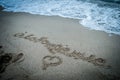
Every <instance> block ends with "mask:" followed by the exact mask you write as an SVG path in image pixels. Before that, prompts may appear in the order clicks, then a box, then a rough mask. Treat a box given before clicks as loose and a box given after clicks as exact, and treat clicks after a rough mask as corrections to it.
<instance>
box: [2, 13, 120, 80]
mask: <svg viewBox="0 0 120 80" xmlns="http://www.w3.org/2000/svg"><path fill="white" fill-rule="evenodd" d="M0 32H1V34H0V46H3V48H1V49H0V50H2V51H4V53H2V54H7V53H11V54H12V55H13V57H14V58H13V59H14V60H13V61H12V62H11V63H10V64H9V65H8V66H7V67H6V69H5V71H4V72H2V73H0V80H112V79H113V80H119V79H120V78H119V75H120V71H119V69H120V63H119V60H120V59H119V58H120V36H119V35H114V34H111V36H110V34H108V33H105V32H102V31H95V30H90V29H88V28H86V27H84V26H82V25H80V24H79V20H74V19H67V18H62V17H58V16H40V15H32V14H28V13H13V12H0ZM20 53H22V54H24V55H23V56H22V59H20V60H19V58H21V56H20V57H17V58H18V59H17V58H16V57H15V56H14V55H19V54H20Z"/></svg>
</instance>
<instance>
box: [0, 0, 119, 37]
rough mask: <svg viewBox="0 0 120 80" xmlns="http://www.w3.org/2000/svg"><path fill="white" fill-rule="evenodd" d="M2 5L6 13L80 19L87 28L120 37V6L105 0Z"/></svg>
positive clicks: (4, 0) (2, 0)
mask: <svg viewBox="0 0 120 80" xmlns="http://www.w3.org/2000/svg"><path fill="white" fill-rule="evenodd" d="M115 1H116V2H117V0H114V2H115ZM118 1H119V0H118ZM0 5H2V6H3V7H4V8H5V9H4V11H12V12H28V13H31V14H40V15H47V16H56V15H57V16H61V17H67V18H73V19H80V23H81V24H82V25H84V26H85V27H88V28H90V29H94V30H101V31H105V32H107V33H114V34H118V35H120V6H119V5H117V4H112V3H105V2H103V0H102V1H94V0H0Z"/></svg>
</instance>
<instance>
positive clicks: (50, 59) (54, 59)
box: [42, 56, 62, 70]
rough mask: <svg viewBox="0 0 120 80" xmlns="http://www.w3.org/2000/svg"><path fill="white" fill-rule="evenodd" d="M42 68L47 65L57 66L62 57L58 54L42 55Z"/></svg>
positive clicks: (44, 68)
mask: <svg viewBox="0 0 120 80" xmlns="http://www.w3.org/2000/svg"><path fill="white" fill-rule="evenodd" d="M42 61H43V70H46V69H47V67H49V66H57V65H60V64H61V63H62V59H61V58H60V57H58V56H45V57H43V60H42Z"/></svg>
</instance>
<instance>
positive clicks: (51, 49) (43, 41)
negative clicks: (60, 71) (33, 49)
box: [14, 32, 110, 69]
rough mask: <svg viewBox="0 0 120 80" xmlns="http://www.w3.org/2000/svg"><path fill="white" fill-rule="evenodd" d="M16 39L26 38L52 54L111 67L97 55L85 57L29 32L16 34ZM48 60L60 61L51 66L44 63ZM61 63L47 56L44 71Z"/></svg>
mask: <svg viewBox="0 0 120 80" xmlns="http://www.w3.org/2000/svg"><path fill="white" fill-rule="evenodd" d="M14 37H18V38H24V39H27V40H29V41H32V42H38V43H41V44H43V45H44V46H45V47H46V49H47V50H48V51H49V52H50V53H52V54H56V53H59V54H63V55H65V56H67V57H72V58H74V59H81V60H83V61H87V62H89V63H92V64H94V65H96V66H102V67H110V66H108V65H106V60H105V59H103V58H96V56H95V55H89V56H85V54H84V53H81V52H79V51H76V50H73V51H71V49H70V48H69V47H68V46H64V45H62V44H53V43H51V42H50V41H49V40H48V38H47V37H41V38H37V37H35V36H34V34H27V32H25V33H16V34H14ZM46 58H49V60H52V59H55V58H56V59H58V60H59V61H57V62H56V63H54V64H53V63H50V64H47V65H45V64H44V63H46V61H44V60H45V59H46ZM61 63H62V61H61V59H60V58H58V57H50V56H49V57H48V56H47V57H45V58H43V64H44V65H45V66H46V67H44V69H46V68H47V67H48V66H49V65H51V66H57V65H58V64H61Z"/></svg>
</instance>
